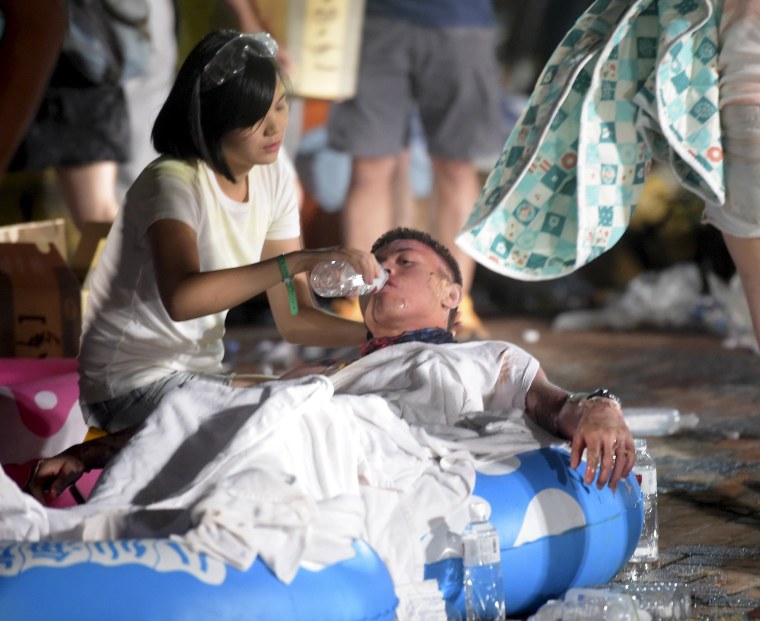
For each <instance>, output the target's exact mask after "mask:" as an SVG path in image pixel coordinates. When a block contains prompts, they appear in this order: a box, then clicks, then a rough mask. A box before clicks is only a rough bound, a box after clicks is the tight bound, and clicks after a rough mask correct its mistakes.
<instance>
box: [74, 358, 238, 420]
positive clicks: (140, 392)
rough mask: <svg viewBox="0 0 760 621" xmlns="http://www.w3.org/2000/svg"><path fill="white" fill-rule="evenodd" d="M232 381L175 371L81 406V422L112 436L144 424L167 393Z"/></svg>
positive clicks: (228, 377) (219, 377)
mask: <svg viewBox="0 0 760 621" xmlns="http://www.w3.org/2000/svg"><path fill="white" fill-rule="evenodd" d="M232 379H233V377H232V376H231V375H222V374H220V375H208V374H200V373H188V372H184V371H178V372H176V373H172V374H171V375H168V376H166V377H164V378H162V379H160V380H157V381H155V382H152V383H150V384H148V385H147V386H140V387H139V388H135V389H134V390H130V391H129V392H128V393H127V394H125V395H120V396H118V397H114V398H113V399H108V400H107V401H100V402H98V403H82V404H81V407H82V414H83V417H84V422H85V423H86V424H87V425H88V426H89V427H97V428H98V429H103V430H104V431H108V432H110V433H115V432H117V431H121V430H122V429H127V428H128V427H134V426H135V425H139V424H141V423H143V422H145V420H146V419H147V418H148V416H150V414H151V413H152V412H153V410H155V409H156V408H157V407H158V405H159V403H161V400H162V399H163V398H164V397H165V396H166V395H167V394H169V393H170V392H172V391H173V390H176V389H178V388H181V387H182V386H184V385H185V384H187V383H188V382H199V381H204V382H215V383H220V384H225V385H228V386H229V385H230V384H231V383H232Z"/></svg>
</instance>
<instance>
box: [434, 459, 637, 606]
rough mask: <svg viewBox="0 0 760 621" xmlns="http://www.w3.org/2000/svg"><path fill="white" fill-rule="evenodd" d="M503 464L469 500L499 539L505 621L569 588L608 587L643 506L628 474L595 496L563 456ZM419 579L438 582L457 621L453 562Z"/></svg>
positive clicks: (458, 563)
mask: <svg viewBox="0 0 760 621" xmlns="http://www.w3.org/2000/svg"><path fill="white" fill-rule="evenodd" d="M511 461H512V462H513V463H512V471H511V472H508V473H506V474H499V475H486V474H481V473H478V475H477V478H476V483H475V489H474V492H473V493H474V494H475V495H477V496H480V497H482V498H485V499H486V500H487V501H488V502H489V503H490V504H491V518H490V519H491V522H492V523H493V524H494V526H496V528H497V530H498V531H499V537H500V543H501V563H502V573H503V578H504V593H505V600H506V608H507V615H508V616H526V615H527V614H530V613H532V612H534V611H535V610H536V609H538V608H539V607H540V606H541V605H542V604H543V603H544V602H546V600H548V599H550V598H557V597H560V596H561V595H562V594H563V593H564V592H565V591H566V590H567V589H569V588H572V587H577V586H587V585H590V584H600V583H605V582H608V581H609V580H611V579H612V578H613V577H614V576H615V574H617V573H618V571H620V569H621V568H622V567H623V565H625V563H626V562H627V561H628V559H629V558H630V557H631V555H632V554H633V551H634V550H635V548H636V544H637V542H638V540H639V536H640V535H641V528H642V524H643V516H644V513H643V502H642V499H641V490H640V488H639V485H638V483H637V482H636V478H635V477H634V475H633V474H630V475H629V476H628V477H627V478H626V479H625V480H623V481H620V483H619V484H618V487H617V491H616V492H615V493H613V492H612V491H610V489H609V488H608V487H606V486H605V487H604V488H602V489H601V490H600V489H597V488H596V483H595V482H594V483H593V484H592V485H586V484H585V483H584V482H583V474H584V472H585V468H586V464H585V463H581V465H580V466H579V467H578V468H577V469H575V470H573V469H571V468H570V455H569V453H568V452H567V451H566V450H563V449H555V448H545V449H539V450H535V451H529V452H526V453H522V454H520V455H518V456H517V457H515V458H513V460H511ZM546 522H550V524H548V525H547V524H546ZM537 525H538V526H537ZM425 577H426V578H434V579H436V580H438V583H439V588H440V589H441V591H442V593H443V595H444V598H445V599H446V606H447V610H448V611H449V616H450V617H455V618H456V616H457V615H461V618H465V615H464V592H463V586H462V585H463V568H462V559H461V557H457V558H446V559H443V560H440V561H437V562H434V563H428V564H427V565H426V566H425Z"/></svg>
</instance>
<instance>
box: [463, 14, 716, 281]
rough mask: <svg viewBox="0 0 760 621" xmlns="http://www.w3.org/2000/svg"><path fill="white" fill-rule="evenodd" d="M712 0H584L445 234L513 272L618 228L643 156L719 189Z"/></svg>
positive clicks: (611, 238)
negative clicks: (586, 4) (477, 187)
mask: <svg viewBox="0 0 760 621" xmlns="http://www.w3.org/2000/svg"><path fill="white" fill-rule="evenodd" d="M713 2H714V0H598V1H597V2H595V3H594V4H593V5H592V6H591V7H590V8H589V9H588V10H587V11H586V12H585V13H584V14H583V15H582V16H581V18H580V19H579V20H578V22H577V23H576V25H575V26H574V28H573V29H572V30H571V31H570V32H569V33H568V34H567V35H566V36H565V38H564V40H563V41H562V43H561V44H560V45H559V46H558V48H557V49H556V50H555V52H554V54H553V55H552V57H551V58H550V60H549V62H548V63H547V65H546V67H545V68H544V70H543V71H542V73H541V75H540V77H539V80H538V82H537V85H536V87H535V89H534V91H533V93H532V95H531V97H530V99H529V101H528V103H527V105H526V108H525V110H524V111H523V114H522V116H521V117H520V119H519V120H518V122H517V125H516V126H515V128H514V130H513V131H512V133H511V134H510V136H509V138H508V139H507V142H506V144H505V146H504V149H503V151H502V154H501V156H500V157H499V159H498V161H497V162H496V164H495V166H494V168H493V170H492V172H491V173H490V175H489V177H488V179H487V181H486V183H485V185H484V187H483V189H482V190H481V193H480V196H479V197H478V200H477V202H476V204H475V207H474V210H473V212H472V214H471V215H470V217H469V219H468V221H467V223H466V224H465V226H464V228H463V229H462V231H461V232H460V234H459V236H458V238H457V244H458V245H459V246H460V247H461V248H462V249H463V250H464V251H465V252H467V253H468V254H470V255H471V256H472V257H473V258H475V260H477V261H478V262H479V263H481V264H482V265H484V266H486V267H488V268H489V269H492V270H493V271H496V272H499V273H501V274H504V275H506V276H510V277H513V278H517V279H520V280H546V279H550V278H557V277H560V276H563V275H566V274H569V273H571V272H573V271H574V270H576V269H578V268H579V267H582V266H583V265H585V264H587V263H588V262H589V261H591V260H593V259H594V258H596V257H598V256H599V255H601V254H602V253H604V252H605V251H607V250H609V249H610V248H611V247H612V246H613V245H614V244H615V243H617V241H618V240H619V239H620V238H621V237H622V235H623V233H624V232H625V230H626V228H627V227H628V224H629V222H630V219H631V216H632V215H633V211H634V209H635V207H636V204H637V202H638V200H639V196H640V194H641V190H642V186H643V184H644V181H645V179H646V178H647V173H648V171H649V170H650V167H651V165H652V162H653V160H655V159H656V160H659V161H662V162H666V163H668V164H669V165H670V167H671V168H672V170H673V171H674V173H675V174H676V175H677V177H678V178H679V179H680V181H681V182H682V183H683V185H684V186H685V187H687V188H688V189H690V190H691V191H693V192H695V193H696V194H697V195H698V196H700V197H701V198H703V199H705V200H711V201H716V202H718V203H723V202H724V194H725V190H724V183H723V150H722V147H721V140H720V135H721V130H720V115H719V107H718V64H717V60H718V58H717V57H718V20H719V15H718V11H717V10H716V7H715V6H714V5H713Z"/></svg>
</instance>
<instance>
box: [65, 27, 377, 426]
mask: <svg viewBox="0 0 760 621" xmlns="http://www.w3.org/2000/svg"><path fill="white" fill-rule="evenodd" d="M276 53H277V43H276V42H275V41H274V39H272V37H270V36H269V35H268V34H266V33H254V34H241V33H239V32H236V31H231V30H223V31H218V32H212V33H210V34H208V35H207V36H206V37H205V38H204V39H203V40H202V41H201V42H200V43H199V44H198V45H197V46H196V47H195V48H194V49H193V50H192V51H191V52H190V54H189V55H188V57H187V60H186V61H185V62H184V64H183V65H182V67H181V68H180V70H179V72H178V74H177V78H176V81H175V83H174V86H173V87H172V91H171V93H170V94H169V96H168V98H167V100H166V102H165V104H164V106H163V108H162V109H161V111H160V112H159V114H158V117H157V119H156V123H155V126H154V128H153V143H154V146H155V148H156V150H157V151H158V152H159V154H160V157H159V158H157V159H156V160H155V161H153V162H151V163H150V164H149V165H148V166H147V167H146V168H145V170H143V172H142V173H141V174H140V176H139V177H138V178H137V179H136V180H135V182H134V184H133V185H132V187H131V188H130V189H129V191H128V193H127V196H126V199H125V202H124V205H123V207H122V208H121V210H120V212H119V214H118V216H117V219H116V220H115V222H114V224H113V226H112V228H111V231H110V234H109V236H108V239H107V241H106V245H105V248H104V250H103V252H102V254H101V256H100V259H99V261H98V265H97V267H96V269H95V271H94V273H93V276H92V281H91V284H90V292H89V298H88V308H87V312H86V314H85V319H84V325H83V333H82V339H81V347H80V355H79V375H80V380H79V384H80V402H81V404H82V410H83V412H84V418H85V421H86V422H87V424H88V425H90V426H91V427H96V428H99V429H103V430H106V431H109V432H116V431H120V430H128V431H129V433H131V431H132V430H134V429H135V428H136V426H137V425H139V424H140V423H141V422H142V421H143V420H145V418H147V416H148V415H149V414H150V413H151V411H153V409H155V407H156V405H157V404H158V402H159V401H160V400H161V399H162V397H163V396H164V395H165V394H166V393H167V392H169V391H170V390H172V389H174V388H176V387H179V386H181V385H183V384H185V383H186V382H188V381H200V380H203V381H218V382H223V383H227V384H233V385H242V384H243V383H244V382H242V381H240V380H239V379H236V378H235V377H233V376H231V375H226V374H224V373H222V367H221V362H222V358H223V355H224V344H223V341H222V337H223V335H224V321H225V318H226V315H227V312H228V310H229V309H230V308H232V307H234V306H237V305H239V304H241V303H242V302H244V301H246V300H248V299H249V298H252V297H253V296H255V295H257V294H260V293H263V292H266V294H267V297H268V299H269V303H270V307H271V310H272V314H273V315H274V319H275V323H276V325H277V328H278V330H279V332H280V334H281V335H282V336H283V338H285V339H286V340H288V341H291V342H295V343H300V344H304V345H321V346H332V347H334V346H348V345H359V344H360V343H362V342H364V339H365V335H366V330H365V328H364V326H363V325H362V324H360V323H358V322H353V321H348V320H345V319H342V318H340V317H337V316H335V315H332V314H329V313H326V312H323V311H322V310H321V309H319V308H318V307H317V306H315V304H314V301H313V298H312V296H311V293H310V291H309V289H308V284H307V282H306V279H305V278H304V272H308V271H310V270H311V269H312V268H313V267H314V266H315V265H316V264H317V263H319V262H321V261H327V260H330V259H343V260H346V261H348V262H349V263H351V264H352V265H353V266H354V268H356V270H357V271H358V272H359V273H361V274H363V275H364V277H365V278H366V279H369V280H370V281H371V280H372V279H373V278H375V277H376V276H377V275H379V273H380V271H381V268H380V265H379V264H378V263H377V261H376V260H375V258H374V257H373V256H372V255H371V254H370V253H368V252H361V251H358V250H351V249H345V248H329V249H319V250H304V249H302V247H301V242H300V218H299V210H298V201H297V196H296V189H295V188H296V185H295V183H296V181H295V173H294V171H293V168H292V165H290V164H289V162H287V160H286V159H285V158H284V156H281V155H280V147H281V145H282V140H283V136H284V133H285V129H286V126H287V122H288V94H287V89H286V80H285V79H284V76H283V74H282V71H281V69H280V67H279V65H278V64H277V62H276V60H275V54H276ZM296 275H297V276H296ZM294 276H295V277H294Z"/></svg>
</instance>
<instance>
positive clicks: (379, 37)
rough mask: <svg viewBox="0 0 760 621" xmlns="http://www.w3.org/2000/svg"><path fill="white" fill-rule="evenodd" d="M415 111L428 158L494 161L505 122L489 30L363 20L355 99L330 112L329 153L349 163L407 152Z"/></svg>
mask: <svg viewBox="0 0 760 621" xmlns="http://www.w3.org/2000/svg"><path fill="white" fill-rule="evenodd" d="M416 109H418V110H419V115H420V118H421V121H422V125H423V127H424V130H425V140H426V142H427V147H428V151H429V152H430V154H431V155H433V156H437V157H445V158H452V159H460V160H472V159H476V158H484V157H490V156H494V157H495V156H497V155H498V153H499V152H500V151H501V148H502V146H503V144H504V141H505V139H506V123H505V120H504V118H503V115H502V112H501V83H500V75H499V67H498V63H497V60H496V31H495V29H491V28H469V27H468V28H431V27H425V26H418V25H415V24H411V23H408V22H406V21H403V20H398V19H392V18H387V17H378V16H367V17H366V19H365V22H364V34H363V40H362V51H361V61H360V66H359V80H358V86H357V94H356V96H355V97H354V98H353V99H350V100H347V101H344V102H340V103H336V104H334V105H333V106H332V109H331V113H330V118H329V121H328V126H327V129H328V137H329V142H330V146H331V147H333V148H335V149H338V150H340V151H345V152H348V153H350V154H351V155H353V156H355V157H381V156H387V155H395V154H397V153H399V152H400V151H401V150H402V149H404V148H405V147H406V146H407V145H408V139H409V125H410V118H411V115H412V114H415V113H416Z"/></svg>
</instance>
